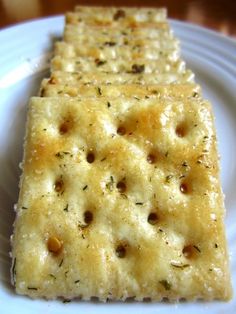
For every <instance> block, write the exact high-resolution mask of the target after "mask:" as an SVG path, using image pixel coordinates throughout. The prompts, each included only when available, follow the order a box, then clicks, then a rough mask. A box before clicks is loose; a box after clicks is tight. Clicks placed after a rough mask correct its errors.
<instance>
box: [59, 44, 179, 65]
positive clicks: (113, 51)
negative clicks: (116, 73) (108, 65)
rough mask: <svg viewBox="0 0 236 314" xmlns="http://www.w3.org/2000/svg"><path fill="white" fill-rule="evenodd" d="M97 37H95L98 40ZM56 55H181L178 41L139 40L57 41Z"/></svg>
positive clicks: (74, 56) (104, 57)
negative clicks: (119, 42) (136, 41)
mask: <svg viewBox="0 0 236 314" xmlns="http://www.w3.org/2000/svg"><path fill="white" fill-rule="evenodd" d="M96 40H97V39H95V41H96ZM54 55H56V56H61V57H62V58H66V59H69V58H76V57H92V58H96V59H118V58H123V59H127V60H128V59H131V60H133V59H141V58H146V59H159V58H160V56H163V55H167V56H168V57H169V58H172V59H175V60H176V59H177V58H179V57H180V51H179V43H178V41H175V40H172V41H163V42H160V41H154V40H146V41H144V40H143V41H139V44H134V45H132V44H130V43H129V44H127V45H117V44H116V42H115V41H106V42H104V43H103V44H102V45H101V44H98V43H95V44H90V43H87V44H85V45H84V44H83V43H80V42H76V43H73V44H69V43H66V42H63V41H62V42H57V43H56V44H55V49H54Z"/></svg>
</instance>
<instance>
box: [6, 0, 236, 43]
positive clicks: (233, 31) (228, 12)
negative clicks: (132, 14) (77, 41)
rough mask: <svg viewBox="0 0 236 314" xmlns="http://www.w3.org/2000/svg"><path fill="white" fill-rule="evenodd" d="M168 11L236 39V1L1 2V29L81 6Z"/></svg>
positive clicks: (174, 16)
mask: <svg viewBox="0 0 236 314" xmlns="http://www.w3.org/2000/svg"><path fill="white" fill-rule="evenodd" d="M143 3H145V6H152V7H160V6H165V7H167V8H168V16H169V17H170V18H174V19H177V20H181V21H187V22H191V23H195V24H198V25H202V26H204V27H207V28H210V29H213V30H216V31H218V32H221V33H223V34H225V35H228V36H232V37H234V38H236V1H234V0H199V1H194V0H176V1H175V0H166V1H158V0H156V1H155V0H146V1H145V2H143V1H141V0H118V1H111V0H99V1H98V0H95V1H91V0H85V1H78V0H0V28H3V27H7V26H10V25H13V24H15V23H20V22H23V21H27V20H30V19H35V18H41V17H46V16H50V15H57V14H64V13H65V12H66V11H69V10H72V9H73V8H74V6H75V5H76V4H77V5H78V4H84V5H106V6H109V5H117V6H118V5H121V6H122V5H123V6H124V5H126V6H128V5H129V6H142V5H143Z"/></svg>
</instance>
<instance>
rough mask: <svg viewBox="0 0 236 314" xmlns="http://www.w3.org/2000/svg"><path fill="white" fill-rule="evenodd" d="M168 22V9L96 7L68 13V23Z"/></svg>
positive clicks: (112, 24)
mask: <svg viewBox="0 0 236 314" xmlns="http://www.w3.org/2000/svg"><path fill="white" fill-rule="evenodd" d="M162 22H166V9H150V10H149V9H144V10H142V9H137V8H133V9H130V8H129V9H124V8H120V9H119V8H109V9H107V10H106V9H105V10H104V9H103V8H100V9H99V8H95V10H83V9H82V8H81V7H80V8H78V10H77V11H74V12H67V13H66V23H67V24H83V23H85V24H89V25H99V26H108V27H109V26H110V27H112V26H116V25H127V26H141V25H145V24H159V23H162Z"/></svg>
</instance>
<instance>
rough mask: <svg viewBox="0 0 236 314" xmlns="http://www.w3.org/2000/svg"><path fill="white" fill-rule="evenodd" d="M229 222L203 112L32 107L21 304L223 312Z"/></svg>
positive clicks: (22, 210) (192, 108) (151, 106)
mask: <svg viewBox="0 0 236 314" xmlns="http://www.w3.org/2000/svg"><path fill="white" fill-rule="evenodd" d="M108 102H109V103H110V106H108ZM224 214H225V210H224V205H223V197H222V191H221V187H220V183H219V163H218V155H217V148H216V135H215V129H214V125H213V118H212V114H211V109H210V106H209V104H208V103H207V102H206V101H203V100H201V99H198V100H195V99H185V100H170V99H164V98H163V99H162V98H160V99H146V100H142V101H139V100H136V99H133V100H131V99H116V100H114V99H109V98H105V99H93V98H88V99H84V100H78V99H73V98H32V100H31V103H30V106H29V114H28V122H27V135H26V142H25V152H24V162H23V175H22V178H21V183H20V195H19V201H18V205H17V219H16V222H15V227H14V237H13V251H12V255H13V261H14V262H13V269H12V271H13V280H14V282H15V285H16V290H17V292H18V293H20V294H26V295H29V296H31V297H33V298H34V297H46V298H55V297H58V296H62V297H64V298H66V299H71V298H74V297H81V298H82V299H85V300H88V299H90V298H91V297H92V296H95V297H98V298H99V299H100V300H103V301H105V300H107V299H115V300H125V299H126V298H129V297H133V298H134V299H136V300H143V298H147V297H148V298H151V299H152V300H161V299H162V298H169V299H170V300H178V299H179V298H186V299H187V300H193V299H197V298H203V299H205V300H212V299H215V298H217V299H222V300H228V299H229V298H230V297H231V286H230V277H229V269H228V256H227V251H226V241H225V231H224V223H223V219H224Z"/></svg>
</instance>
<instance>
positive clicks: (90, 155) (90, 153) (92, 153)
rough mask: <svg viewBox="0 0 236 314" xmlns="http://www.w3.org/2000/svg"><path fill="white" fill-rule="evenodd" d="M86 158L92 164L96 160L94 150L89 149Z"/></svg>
mask: <svg viewBox="0 0 236 314" xmlns="http://www.w3.org/2000/svg"><path fill="white" fill-rule="evenodd" d="M86 160H87V162H88V163H89V164H92V163H93V162H94V160H95V155H94V152H92V151H89V152H88V154H87V157H86Z"/></svg>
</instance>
